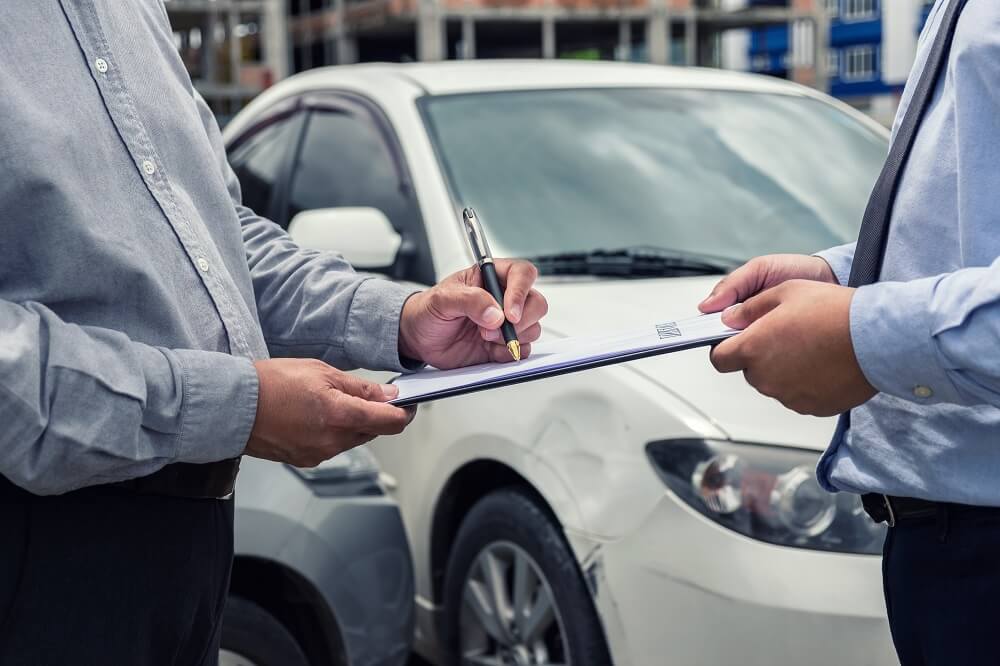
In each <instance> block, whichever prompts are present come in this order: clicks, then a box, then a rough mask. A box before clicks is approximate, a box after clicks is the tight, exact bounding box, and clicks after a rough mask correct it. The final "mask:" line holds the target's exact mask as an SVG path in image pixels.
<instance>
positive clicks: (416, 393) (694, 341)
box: [393, 314, 738, 403]
mask: <svg viewBox="0 0 1000 666" xmlns="http://www.w3.org/2000/svg"><path fill="white" fill-rule="evenodd" d="M736 333H738V331H735V330H733V329H731V328H729V327H728V326H726V325H725V324H723V323H722V319H721V315H720V314H711V315H702V316H698V317H692V318H690V319H684V320H680V321H660V322H656V323H651V324H649V325H647V326H644V327H642V328H640V329H633V330H631V331H626V332H623V333H622V332H620V333H615V334H603V335H597V336H589V337H573V338H557V339H554V340H549V341H546V342H537V343H534V344H533V345H532V346H531V356H530V357H528V358H526V359H524V360H523V361H520V362H517V363H484V364H482V365H473V366H469V367H466V368H457V369H455V370H437V369H435V368H425V369H424V370H421V371H420V372H415V373H413V374H410V375H403V376H401V377H398V378H397V379H396V380H395V382H394V384H395V385H396V386H398V387H399V397H397V398H396V399H395V400H393V403H401V402H406V403H410V402H419V401H421V400H422V399H424V398H433V396H436V395H438V394H441V393H445V392H452V391H457V392H467V391H471V390H474V389H476V388H477V387H484V386H493V385H502V384H505V383H507V382H510V381H516V380H526V379H529V378H532V377H538V378H541V377H544V376H547V375H551V374H554V373H557V372H559V371H568V370H571V369H572V368H574V367H578V366H587V365H588V364H591V363H595V362H601V361H609V360H613V359H616V358H622V359H623V360H624V359H625V358H628V357H631V356H633V355H635V354H641V353H644V352H662V353H667V352H669V351H670V350H671V349H677V348H679V347H691V346H694V345H698V344H708V343H710V342H712V341H716V340H722V339H724V338H728V337H729V336H731V335H734V334H736ZM581 369H583V367H581Z"/></svg>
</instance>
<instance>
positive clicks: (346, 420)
mask: <svg viewBox="0 0 1000 666" xmlns="http://www.w3.org/2000/svg"><path fill="white" fill-rule="evenodd" d="M254 367H255V368H256V369H257V376H258V378H259V380H260V390H259V395H258V398H257V418H256V420H255V421H254V425H253V431H252V432H251V433H250V440H249V442H248V443H247V447H246V450H245V451H244V453H245V454H246V455H248V456H253V457H255V458H263V459H264V460H274V461H277V462H283V463H288V464H290V465H295V466H296V467H315V466H316V465H318V464H320V463H321V462H323V461H324V460H328V459H330V458H332V457H334V456H335V455H337V454H338V453H342V452H344V451H347V450H348V449H352V448H354V447H355V446H358V445H360V444H364V443H365V442H369V441H371V440H373V439H375V437H377V436H378V435H397V434H399V433H401V432H402V431H403V429H404V428H405V427H406V426H407V425H409V423H410V421H412V420H413V417H414V415H415V413H416V412H415V410H412V409H401V408H399V407H393V406H392V405H387V404H385V403H386V401H388V400H392V399H393V398H395V397H396V395H397V394H398V393H399V390H398V389H397V388H396V387H394V386H389V385H379V384H375V383H373V382H369V381H366V380H364V379H361V378H359V377H354V376H352V375H349V374H347V373H344V372H341V371H340V370H337V369H336V368H333V367H331V366H329V365H327V364H326V363H323V362H322V361H315V360H309V359H272V360H268V361H258V362H256V363H254Z"/></svg>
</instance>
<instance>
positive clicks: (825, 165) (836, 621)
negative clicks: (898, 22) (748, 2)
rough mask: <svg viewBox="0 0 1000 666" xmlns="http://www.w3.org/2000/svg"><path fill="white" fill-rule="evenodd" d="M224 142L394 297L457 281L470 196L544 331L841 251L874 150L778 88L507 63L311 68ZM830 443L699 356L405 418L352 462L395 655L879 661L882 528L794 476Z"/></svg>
mask: <svg viewBox="0 0 1000 666" xmlns="http://www.w3.org/2000/svg"><path fill="white" fill-rule="evenodd" d="M226 138H227V144H228V145H229V146H230V156H231V159H232V161H233V164H234V168H235V169H236V171H237V173H238V174H239V175H240V178H241V180H242V182H243V185H244V197H245V199H246V201H247V202H248V203H249V204H250V205H252V206H254V207H255V208H256V209H257V210H258V211H259V212H261V213H264V214H268V215H270V216H271V217H272V219H275V220H276V221H278V222H279V223H281V224H283V225H286V226H289V228H290V232H291V233H292V235H293V236H295V237H296V238H297V239H298V240H299V241H300V242H301V243H303V244H305V245H311V246H313V247H318V248H327V249H337V250H339V251H341V252H343V253H344V254H345V255H346V256H347V257H348V258H349V259H352V260H353V261H354V262H355V264H356V265H357V266H359V267H361V268H365V269H368V270H373V271H376V272H381V273H384V274H387V275H390V276H392V277H394V278H396V279H399V280H405V281H410V282H417V283H425V284H429V283H432V282H433V281H434V280H436V279H439V278H441V277H443V276H445V275H448V274H449V273H451V272H452V271H455V270H457V269H460V268H462V267H465V266H468V265H469V264H470V261H471V255H470V252H469V249H468V248H467V246H466V240H465V238H464V236H463V234H462V231H461V227H460V217H459V215H460V210H461V208H462V207H463V206H465V205H471V206H474V207H475V208H476V210H477V211H478V212H479V214H480V216H481V218H482V219H483V221H484V225H485V227H486V230H487V234H488V236H489V240H490V242H491V244H492V246H493V251H494V254H496V255H497V256H517V257H528V258H532V259H534V260H535V261H536V263H537V265H538V267H539V268H540V270H541V273H542V277H541V279H540V280H539V283H538V288H539V289H540V290H541V291H542V292H544V294H545V296H546V297H547V298H548V301H549V304H550V310H549V315H548V317H547V318H546V319H545V321H544V325H545V331H546V333H545V334H546V335H548V336H567V335H580V334H594V333H598V332H602V331H607V332H616V331H619V330H623V329H624V330H628V329H629V328H632V327H634V326H636V325H640V326H641V325H644V324H647V323H648V322H650V321H653V320H655V319H658V318H663V319H664V320H672V319H675V318H680V317H686V316H691V315H693V314H695V313H696V304H697V303H698V301H700V300H701V299H702V298H703V297H704V296H705V295H706V294H707V293H708V291H709V290H710V289H711V287H712V285H713V284H714V283H715V282H716V281H717V280H718V279H719V276H720V275H721V274H723V273H724V272H725V271H727V270H729V269H731V268H732V267H734V266H736V265H738V264H739V263H741V262H742V261H744V260H746V259H748V258H750V257H753V256H755V255H759V254H765V253H770V252H810V251H815V250H819V249H821V248H825V247H830V246H833V245H837V244H839V243H843V242H847V241H849V240H850V239H852V238H854V237H855V235H856V233H857V227H858V224H859V221H860V218H861V214H862V211H863V208H864V204H865V201H866V199H867V195H868V193H869V191H870V189H871V185H872V183H873V182H874V179H875V177H876V175H877V173H878V170H879V168H880V166H881V162H882V160H883V158H884V156H885V153H886V146H887V133H886V131H885V130H884V129H883V128H881V127H879V126H878V125H876V124H875V123H873V122H872V121H870V120H869V119H867V118H866V117H864V116H863V115H861V114H860V113H857V112H855V111H853V110H852V109H850V108H848V107H846V106H845V105H843V104H841V103H838V102H836V101H834V100H832V99H831V98H829V97H826V96H824V95H821V94H818V93H816V92H814V91H812V90H808V89H806V88H803V87H800V86H797V85H794V84H791V83H788V82H785V81H780V80H775V79H770V78H762V77H756V76H750V75H743V74H736V73H726V72H721V71H713V70H701V69H671V68H663V67H654V66H647V65H635V64H618V63H582V62H516V61H503V62H488V61H487V62H483V61H480V62H464V63H438V64H408V65H358V66H350V67H342V68H330V69H321V70H313V71H310V72H307V73H304V74H301V75H298V76H295V77H292V78H291V79H289V80H287V81H284V82H282V83H280V84H278V85H277V86H275V87H274V88H272V89H271V90H269V91H267V92H266V93H264V94H263V95H261V96H260V97H259V98H258V99H257V100H255V101H254V102H253V103H252V104H251V105H250V106H249V107H248V108H247V109H245V110H244V111H243V112H242V113H241V114H239V115H238V116H237V117H236V118H235V119H234V120H233V122H232V123H231V124H230V125H229V127H227V130H226ZM832 430H833V421H832V420H830V419H814V418H806V417H802V416H798V415H795V414H793V413H791V412H789V411H786V410H785V409H783V408H782V407H781V406H780V405H779V404H778V403H776V402H774V401H772V400H769V399H766V398H764V397H762V396H760V395H758V394H756V393H755V392H754V391H753V390H751V389H750V388H749V387H748V386H747V385H746V384H745V383H744V381H743V378H742V377H741V376H739V375H738V374H737V375H725V376H724V375H719V374H717V373H716V372H715V371H714V370H713V369H712V367H711V365H710V364H709V362H708V358H707V351H706V350H704V349H702V350H693V351H688V352H683V353H678V354H672V355H667V356H660V357H656V358H648V359H645V360H641V361H637V362H632V363H629V364H625V365H619V366H611V367H606V368H601V369H598V370H593V371H589V372H583V373H578V374H572V375H566V376H563V377H559V378H553V379H548V380H544V381H538V382H533V383H527V384H521V385H518V386H511V387H507V388H503V389H498V390H493V391H487V392H483V393H478V394H474V395H468V396H464V397H456V398H451V399H447V400H442V401H440V402H436V403H432V404H428V405H424V406H423V407H422V408H421V409H420V414H419V416H418V418H417V419H416V420H415V421H414V423H413V424H412V425H411V426H410V428H409V429H408V430H407V432H406V433H404V434H403V435H402V436H400V437H396V438H390V439H385V440H381V441H378V442H376V443H375V444H374V445H372V447H371V449H372V451H373V452H374V453H375V455H376V457H377V458H378V461H379V463H380V465H381V466H382V469H383V471H384V473H385V474H384V476H383V480H384V481H385V482H386V484H387V485H388V486H389V487H390V489H391V492H392V494H393V495H394V496H395V497H396V498H397V500H398V501H399V504H400V507H401V510H402V513H403V521H404V524H405V526H406V530H407V534H408V538H409V540H410V545H411V548H412V553H413V559H414V565H415V569H416V571H415V576H416V601H417V630H416V648H417V650H418V651H419V652H420V653H421V654H423V655H424V656H425V657H427V658H429V659H430V660H432V661H434V662H436V663H459V662H460V663H463V664H483V665H486V664H492V665H497V666H499V665H502V664H510V665H517V666H525V665H527V664H573V665H574V666H589V665H599V664H609V663H612V662H613V663H615V664H618V665H619V666H626V665H635V666H661V665H663V664H697V665H715V664H731V663H732V664H741V665H743V666H750V665H760V666H773V665H775V664H809V665H810V666H820V665H822V664H838V665H839V664H851V665H852V666H861V665H864V664H893V663H896V658H895V655H894V652H893V649H892V645H891V641H890V637H889V630H888V626H887V622H886V617H885V606H884V603H883V599H882V586H881V582H880V559H879V557H878V556H877V554H878V553H879V551H880V548H881V542H882V539H883V535H884V532H883V530H882V528H881V527H880V526H876V525H874V524H873V523H871V522H870V521H869V520H868V519H867V518H866V517H865V515H864V513H863V512H862V510H861V507H860V503H859V502H858V501H857V498H856V497H853V496H849V495H844V494H841V495H836V496H835V495H829V494H827V493H825V492H823V491H822V490H821V489H820V488H819V486H818V484H817V483H816V481H815V478H814V473H813V469H814V466H815V463H816V460H817V457H818V454H819V451H821V450H822V449H823V448H824V446H825V445H826V444H827V441H828V439H829V437H830V435H831V433H832ZM344 538H345V539H349V538H351V537H350V535H346V534H345V535H344Z"/></svg>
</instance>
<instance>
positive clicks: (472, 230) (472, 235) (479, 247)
mask: <svg viewBox="0 0 1000 666" xmlns="http://www.w3.org/2000/svg"><path fill="white" fill-rule="evenodd" d="M462 224H463V226H464V227H465V233H466V235H467V236H468V237H469V245H470V246H471V247H472V256H473V258H475V260H476V263H477V264H480V265H482V264H484V263H487V262H490V263H491V262H492V261H493V255H492V254H491V253H490V246H489V243H487V242H486V234H484V233H483V227H482V225H481V224H480V223H479V217H478V216H477V215H476V211H474V210H473V209H472V208H471V207H469V208H466V209H465V210H463V211H462Z"/></svg>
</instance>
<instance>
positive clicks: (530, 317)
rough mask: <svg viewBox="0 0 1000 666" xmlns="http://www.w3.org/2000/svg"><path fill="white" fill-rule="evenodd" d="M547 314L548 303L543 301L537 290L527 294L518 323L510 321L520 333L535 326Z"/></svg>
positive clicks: (543, 298)
mask: <svg viewBox="0 0 1000 666" xmlns="http://www.w3.org/2000/svg"><path fill="white" fill-rule="evenodd" d="M548 313H549V302H548V301H547V300H545V297H544V296H542V295H541V294H540V293H539V292H538V291H537V290H535V289H532V290H530V291H529V292H528V297H527V298H526V299H525V301H524V311H523V312H522V313H521V319H520V320H519V321H516V322H515V321H512V322H511V323H513V324H514V325H515V326H514V327H515V328H516V329H517V330H518V332H519V333H520V332H521V331H523V330H527V329H528V328H531V327H532V326H534V325H535V324H537V323H538V322H539V321H540V320H541V319H542V317H544V316H545V315H547V314H548Z"/></svg>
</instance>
